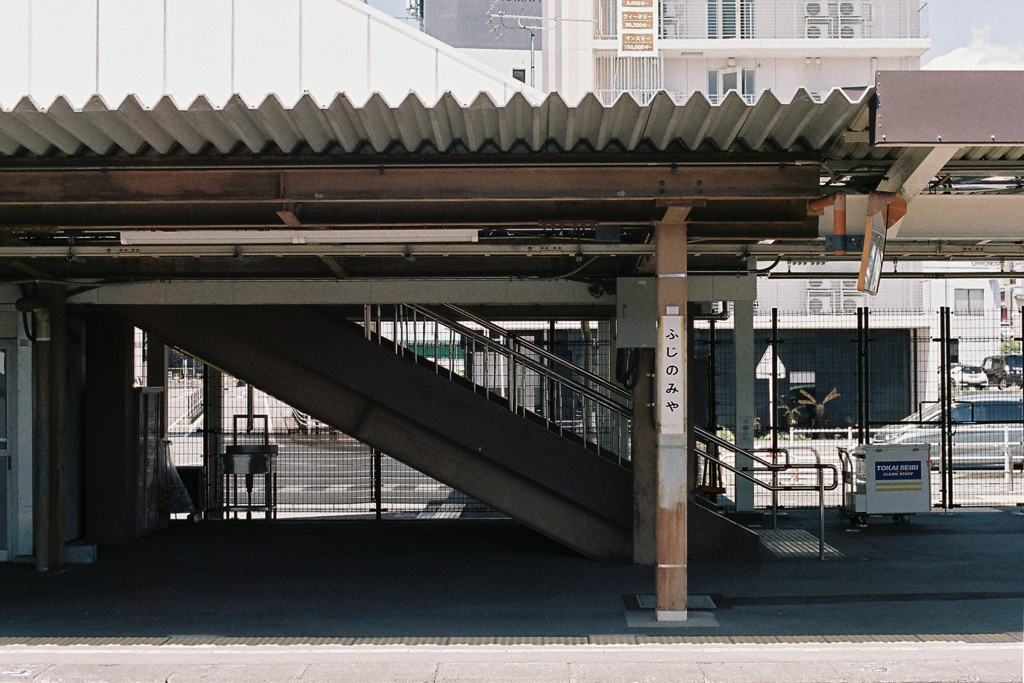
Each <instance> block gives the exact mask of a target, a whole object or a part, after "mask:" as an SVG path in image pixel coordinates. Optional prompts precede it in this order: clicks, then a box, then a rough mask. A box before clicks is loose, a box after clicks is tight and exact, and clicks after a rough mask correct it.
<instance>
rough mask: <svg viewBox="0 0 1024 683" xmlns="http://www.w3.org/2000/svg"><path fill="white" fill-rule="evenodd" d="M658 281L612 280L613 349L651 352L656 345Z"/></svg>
mask: <svg viewBox="0 0 1024 683" xmlns="http://www.w3.org/2000/svg"><path fill="white" fill-rule="evenodd" d="M657 284H658V278H657V277H655V276H654V275H652V276H650V277H620V278H616V279H615V301H616V304H615V346H616V347H617V348H620V349H653V348H654V347H655V346H657V343H658V327H657V319H658V313H657V304H656V303H655V292H656V287H657Z"/></svg>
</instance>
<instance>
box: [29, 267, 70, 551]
mask: <svg viewBox="0 0 1024 683" xmlns="http://www.w3.org/2000/svg"><path fill="white" fill-rule="evenodd" d="M37 299H38V304H37V307H36V308H35V310H34V311H33V312H32V314H31V318H32V327H33V335H34V336H35V346H34V349H33V368H32V373H33V377H34V387H33V395H34V418H33V430H32V434H33V448H32V453H33V455H32V472H33V487H32V489H33V491H32V501H33V502H32V519H33V533H32V537H33V546H34V549H35V560H36V569H38V570H40V571H48V570H50V569H52V568H56V567H60V566H61V565H62V564H64V528H65V517H66V500H65V491H64V465H65V463H64V459H65V455H66V444H65V399H66V377H67V369H66V363H67V350H66V345H67V334H66V330H67V317H66V305H65V301H66V297H65V291H64V287H63V286H61V285H52V284H41V285H39V287H38V296H37Z"/></svg>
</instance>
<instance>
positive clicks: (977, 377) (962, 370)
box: [949, 363, 988, 389]
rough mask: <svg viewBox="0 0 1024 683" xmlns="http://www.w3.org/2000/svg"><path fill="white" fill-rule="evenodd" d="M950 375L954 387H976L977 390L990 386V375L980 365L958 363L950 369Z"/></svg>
mask: <svg viewBox="0 0 1024 683" xmlns="http://www.w3.org/2000/svg"><path fill="white" fill-rule="evenodd" d="M949 374H950V375H951V377H952V380H953V386H957V387H974V388H975V389H984V388H985V387H987V386H988V375H986V374H985V371H984V370H982V369H981V366H979V365H960V364H959V363H957V364H955V365H953V367H951V368H950V369H949Z"/></svg>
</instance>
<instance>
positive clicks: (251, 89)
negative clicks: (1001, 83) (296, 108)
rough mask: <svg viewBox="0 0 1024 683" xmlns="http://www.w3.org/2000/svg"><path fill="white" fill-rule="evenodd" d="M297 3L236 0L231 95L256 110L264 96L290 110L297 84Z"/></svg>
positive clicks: (297, 93) (299, 93)
mask: <svg viewBox="0 0 1024 683" xmlns="http://www.w3.org/2000/svg"><path fill="white" fill-rule="evenodd" d="M299 23H300V21H299V0H235V85H234V91H235V92H236V93H238V94H240V95H241V96H242V99H244V100H245V101H246V102H248V103H249V104H250V105H252V106H255V105H258V104H259V103H260V102H262V101H263V98H264V97H265V96H266V95H267V93H270V92H272V93H276V94H277V96H278V97H279V98H280V100H281V103H282V104H284V106H286V107H290V106H292V105H293V104H294V103H295V101H296V100H298V99H299V97H301V96H302V91H301V89H300V84H299Z"/></svg>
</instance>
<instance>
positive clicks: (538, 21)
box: [486, 0, 594, 88]
mask: <svg viewBox="0 0 1024 683" xmlns="http://www.w3.org/2000/svg"><path fill="white" fill-rule="evenodd" d="M502 1H503V0H492V2H491V6H490V7H488V8H487V13H486V16H487V23H488V24H490V25H491V32H492V33H494V39H495V40H498V39H499V38H501V37H502V36H503V35H504V34H505V33H504V29H507V28H511V29H522V30H524V31H529V32H530V87H531V88H535V87H537V84H536V78H535V76H534V74H535V71H536V68H535V54H536V50H535V48H534V44H535V43H536V39H537V31H543V30H545V29H549V28H554V24H555V23H556V22H559V21H581V22H585V23H590V24H592V23H594V20H593V19H570V18H566V17H559V18H555V17H541V16H536V15H532V14H509V13H508V12H506V11H505V10H496V9H495V8H496V7H497V6H498V4H499V3H501V2H502ZM545 21H546V22H548V25H547V26H545V25H544V22H545Z"/></svg>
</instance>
